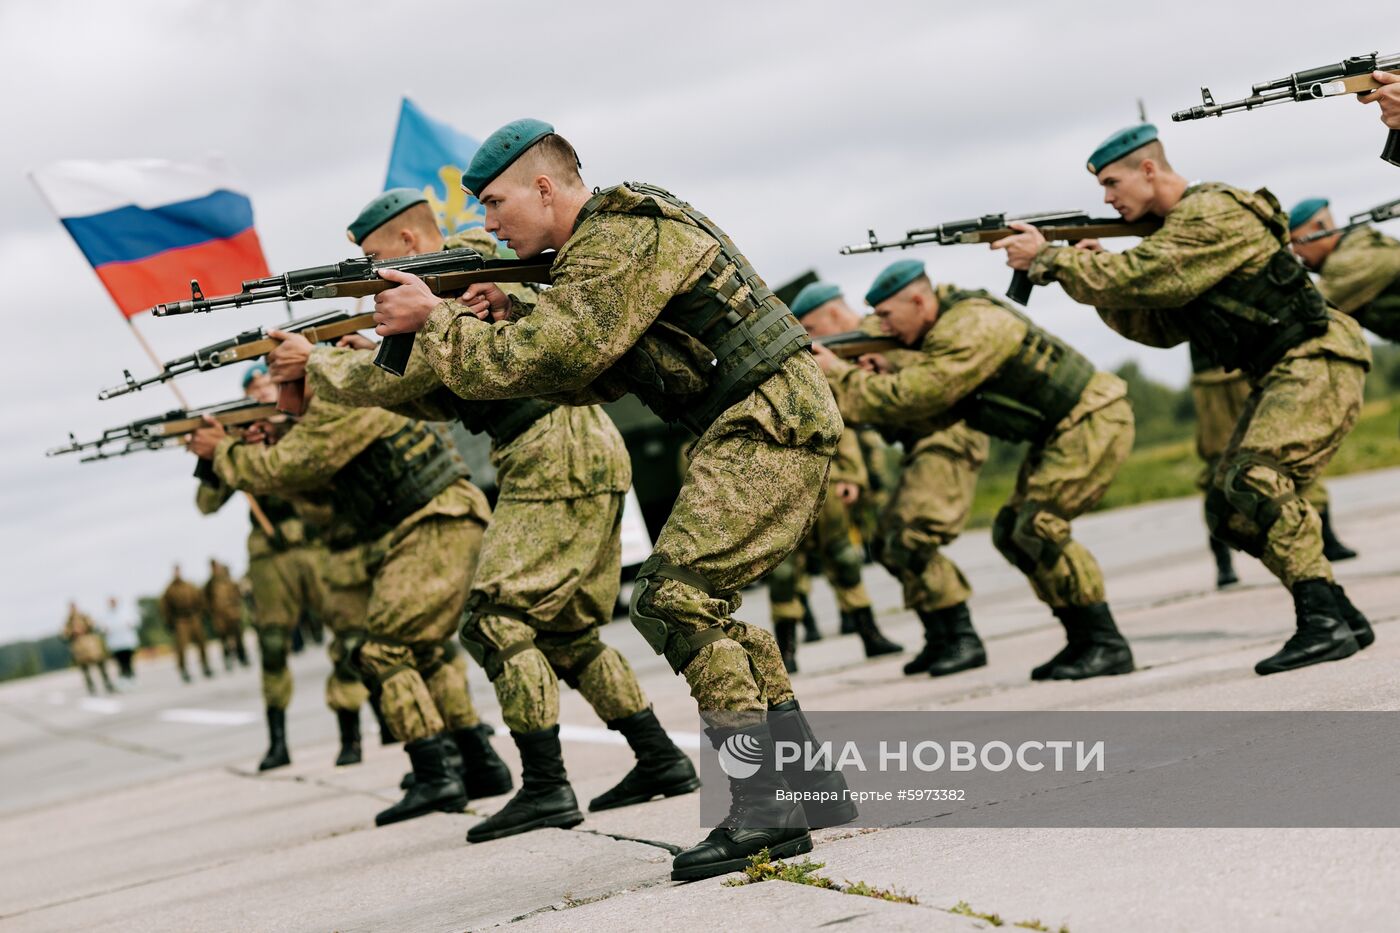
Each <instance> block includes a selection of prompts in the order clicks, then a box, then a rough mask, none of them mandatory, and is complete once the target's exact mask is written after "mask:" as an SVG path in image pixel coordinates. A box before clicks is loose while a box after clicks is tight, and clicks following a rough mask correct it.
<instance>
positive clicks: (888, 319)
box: [875, 287, 929, 347]
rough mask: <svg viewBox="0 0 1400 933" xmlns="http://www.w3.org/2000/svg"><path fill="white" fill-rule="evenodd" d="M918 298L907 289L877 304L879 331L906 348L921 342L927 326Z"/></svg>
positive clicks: (912, 290) (915, 293) (917, 295)
mask: <svg viewBox="0 0 1400 933" xmlns="http://www.w3.org/2000/svg"><path fill="white" fill-rule="evenodd" d="M920 297H921V296H920V295H919V294H918V293H917V292H915V291H914V289H913V288H912V287H909V288H905V289H904V290H903V291H900V292H896V293H895V294H894V295H891V296H890V297H889V298H886V299H885V300H884V301H882V302H880V303H879V304H877V305H876V306H875V316H876V317H877V318H879V319H880V330H882V331H884V332H885V333H887V334H889V335H890V336H891V337H893V338H895V339H896V340H898V341H899V342H900V343H902V344H904V345H905V346H907V347H912V346H914V345H915V344H917V343H918V342H919V341H921V340H923V338H924V334H926V333H928V328H929V324H928V323H927V322H926V320H925V318H926V315H925V313H924V312H925V308H924V304H923V302H922V301H921V300H920Z"/></svg>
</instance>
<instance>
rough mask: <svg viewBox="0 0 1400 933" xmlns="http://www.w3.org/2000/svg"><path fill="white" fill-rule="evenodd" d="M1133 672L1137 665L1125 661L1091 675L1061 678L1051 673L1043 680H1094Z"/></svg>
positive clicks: (1074, 675)
mask: <svg viewBox="0 0 1400 933" xmlns="http://www.w3.org/2000/svg"><path fill="white" fill-rule="evenodd" d="M1135 670H1137V665H1136V664H1134V663H1133V662H1132V661H1125V662H1123V663H1121V664H1115V665H1113V666H1112V667H1110V668H1108V669H1106V670H1102V671H1095V672H1094V673H1092V674H1073V675H1065V676H1063V677H1057V676H1055V673H1054V672H1053V671H1052V672H1051V673H1050V674H1049V676H1047V677H1046V678H1044V679H1046V680H1092V679H1093V678H1095V677H1117V676H1119V675H1120V674H1131V673H1132V672H1133V671H1135Z"/></svg>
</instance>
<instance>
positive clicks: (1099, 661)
mask: <svg viewBox="0 0 1400 933" xmlns="http://www.w3.org/2000/svg"><path fill="white" fill-rule="evenodd" d="M1065 611H1066V613H1067V618H1068V620H1069V622H1070V624H1071V625H1073V626H1074V627H1075V628H1076V629H1079V630H1080V632H1081V635H1080V638H1081V640H1082V644H1083V647H1082V648H1081V649H1080V650H1079V652H1078V653H1077V654H1075V655H1073V656H1072V657H1069V658H1067V659H1065V660H1064V661H1061V662H1060V663H1059V664H1055V665H1053V666H1052V667H1051V668H1050V672H1049V678H1050V679H1051V680H1085V679H1086V678H1089V677H1104V676H1107V675H1109V674H1129V673H1132V671H1133V670H1134V669H1135V668H1134V665H1133V651H1132V649H1131V648H1129V647H1128V640H1127V639H1126V638H1124V637H1123V633H1122V632H1120V631H1118V626H1117V624H1116V623H1115V622H1114V621H1113V613H1111V612H1109V610H1108V603H1094V604H1093V605H1092V606H1070V607H1068V608H1067V609H1066V610H1065ZM1032 676H1034V674H1032Z"/></svg>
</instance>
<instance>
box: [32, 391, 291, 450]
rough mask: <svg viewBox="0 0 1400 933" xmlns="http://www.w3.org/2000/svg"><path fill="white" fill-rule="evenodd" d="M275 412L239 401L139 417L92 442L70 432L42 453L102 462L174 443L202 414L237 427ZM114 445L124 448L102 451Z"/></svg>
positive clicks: (199, 421) (272, 408)
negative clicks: (61, 443) (85, 454)
mask: <svg viewBox="0 0 1400 933" xmlns="http://www.w3.org/2000/svg"><path fill="white" fill-rule="evenodd" d="M277 413H278V412H277V406H276V405H272V404H268V403H266V402H259V401H257V400H255V399H243V398H240V399H235V400H234V401H232V402H223V403H221V404H218V405H210V406H208V407H206V408H196V409H184V408H177V409H175V410H173V411H168V412H166V413H165V414H163V415H156V416H154V417H152V418H142V419H140V420H139V421H133V422H131V423H130V424H123V425H119V426H117V427H115V428H108V429H107V430H105V431H103V432H102V436H101V437H99V438H97V439H96V440H91V441H80V440H78V439H77V437H75V436H74V435H73V434H71V433H70V434H69V435H68V442H69V443H68V445H67V446H66V447H55V448H53V449H52V450H49V451H48V452H46V454H45V456H48V457H57V456H59V455H61V454H70V453H80V452H82V451H84V450H92V451H93V452H94V453H93V454H92V455H91V456H89V457H86V458H84V459H83V461H82V462H84V463H86V462H88V461H89V460H105V459H107V458H109V457H117V456H126V455H127V454H131V453H136V452H137V451H139V450H160V449H162V448H163V447H166V446H168V445H169V444H171V443H174V442H176V441H178V440H179V439H180V438H181V437H183V436H184V435H186V434H189V433H190V432H191V431H194V430H195V429H197V428H200V427H202V426H203V425H204V416H205V415H208V416H210V417H211V418H213V419H214V420H215V421H217V422H219V423H220V424H222V425H224V426H225V427H239V426H241V425H246V424H252V423H253V422H254V421H265V420H267V419H269V418H272V417H274V416H275V415H277ZM117 443H123V444H124V445H125V447H124V449H122V450H121V451H120V452H112V451H107V450H106V447H107V445H109V444H117Z"/></svg>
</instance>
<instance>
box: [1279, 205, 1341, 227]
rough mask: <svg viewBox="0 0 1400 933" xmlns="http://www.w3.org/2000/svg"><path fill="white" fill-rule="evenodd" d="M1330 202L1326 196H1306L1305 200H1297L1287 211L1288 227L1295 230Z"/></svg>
mask: <svg viewBox="0 0 1400 933" xmlns="http://www.w3.org/2000/svg"><path fill="white" fill-rule="evenodd" d="M1330 203H1331V202H1330V201H1328V200H1327V199H1326V198H1308V199H1307V200H1306V201H1299V202H1298V203H1297V204H1295V205H1293V210H1291V211H1289V212H1288V229H1289V230H1295V229H1297V228H1298V227H1301V226H1302V225H1303V224H1305V223H1307V222H1308V221H1310V220H1312V219H1313V215H1314V214H1316V213H1317V212H1318V211H1320V210H1322V209H1323V208H1324V207H1326V206H1327V205H1328V204H1330Z"/></svg>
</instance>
